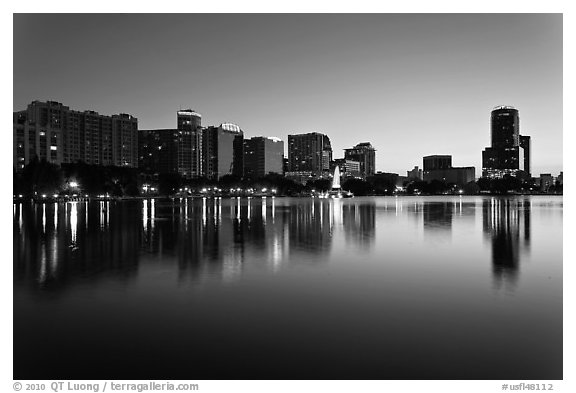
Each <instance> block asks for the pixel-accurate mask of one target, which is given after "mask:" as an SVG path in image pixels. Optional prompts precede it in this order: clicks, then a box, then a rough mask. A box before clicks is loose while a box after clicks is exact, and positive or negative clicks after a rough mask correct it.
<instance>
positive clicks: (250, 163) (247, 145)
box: [244, 136, 284, 178]
mask: <svg viewBox="0 0 576 393" xmlns="http://www.w3.org/2000/svg"><path fill="white" fill-rule="evenodd" d="M283 159H284V142H282V141H281V140H280V139H278V138H268V137H263V136H257V137H253V138H250V139H245V140H244V176H246V177H249V178H258V177H262V176H265V175H267V174H269V173H279V174H282V173H283V172H284V171H283Z"/></svg>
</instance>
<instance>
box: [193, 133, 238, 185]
mask: <svg viewBox="0 0 576 393" xmlns="http://www.w3.org/2000/svg"><path fill="white" fill-rule="evenodd" d="M202 163H203V172H202V173H203V175H204V176H205V177H207V178H209V179H214V180H218V179H219V178H221V177H222V176H225V175H234V176H238V177H242V176H243V175H244V132H243V131H242V130H241V129H240V127H239V126H237V125H236V124H232V123H223V124H221V125H220V126H219V127H213V126H210V127H207V128H204V129H203V130H202Z"/></svg>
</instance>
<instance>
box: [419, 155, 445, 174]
mask: <svg viewBox="0 0 576 393" xmlns="http://www.w3.org/2000/svg"><path fill="white" fill-rule="evenodd" d="M423 161H424V171H425V172H426V171H433V170H437V169H448V168H452V156H450V155H433V156H426V157H424V159H423Z"/></svg>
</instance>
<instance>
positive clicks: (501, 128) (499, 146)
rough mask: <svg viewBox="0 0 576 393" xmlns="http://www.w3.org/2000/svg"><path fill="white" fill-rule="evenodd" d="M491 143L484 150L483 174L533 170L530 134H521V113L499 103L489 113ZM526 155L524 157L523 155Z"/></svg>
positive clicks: (526, 172)
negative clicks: (531, 168) (528, 135)
mask: <svg viewBox="0 0 576 393" xmlns="http://www.w3.org/2000/svg"><path fill="white" fill-rule="evenodd" d="M490 132H491V146H490V147H487V148H486V149H484V151H483V152H482V176H484V177H490V178H500V177H503V176H504V175H513V176H515V175H517V174H518V172H519V171H520V170H523V171H524V173H525V174H529V173H530V137H527V136H521V135H520V116H519V114H518V110H517V109H516V108H514V107H512V106H497V107H495V108H494V109H493V110H492V112H491V115H490ZM521 155H523V157H522V156H521Z"/></svg>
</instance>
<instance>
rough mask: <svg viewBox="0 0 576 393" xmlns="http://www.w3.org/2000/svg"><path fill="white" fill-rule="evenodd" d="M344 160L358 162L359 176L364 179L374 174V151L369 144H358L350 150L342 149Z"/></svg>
mask: <svg viewBox="0 0 576 393" xmlns="http://www.w3.org/2000/svg"><path fill="white" fill-rule="evenodd" d="M344 158H346V159H348V160H353V161H358V162H360V175H361V176H362V177H364V178H366V177H367V176H373V175H374V173H376V149H374V148H373V147H372V144H371V143H370V142H362V143H358V144H357V145H356V146H354V147H352V148H350V149H344Z"/></svg>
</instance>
